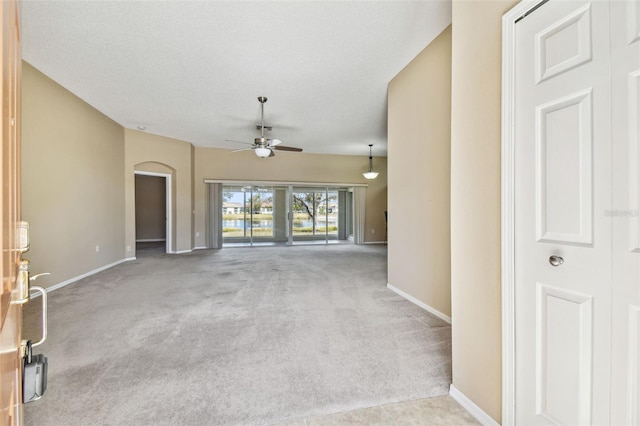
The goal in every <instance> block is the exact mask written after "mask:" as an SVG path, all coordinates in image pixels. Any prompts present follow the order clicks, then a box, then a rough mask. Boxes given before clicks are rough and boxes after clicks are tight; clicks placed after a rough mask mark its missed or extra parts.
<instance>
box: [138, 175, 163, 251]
mask: <svg viewBox="0 0 640 426" xmlns="http://www.w3.org/2000/svg"><path fill="white" fill-rule="evenodd" d="M165 181H166V179H165V178H163V177H159V176H146V175H138V174H137V175H136V176H135V185H136V188H135V191H136V193H135V198H136V241H144V240H164V239H165V236H166V231H167V224H166V220H165V219H166V207H167V203H166V198H167V191H166V182H165Z"/></svg>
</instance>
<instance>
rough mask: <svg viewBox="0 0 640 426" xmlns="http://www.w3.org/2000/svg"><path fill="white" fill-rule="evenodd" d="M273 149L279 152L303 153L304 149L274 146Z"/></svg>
mask: <svg viewBox="0 0 640 426" xmlns="http://www.w3.org/2000/svg"><path fill="white" fill-rule="evenodd" d="M273 149H277V150H278V151H291V152H302V148H296V147H293V146H284V145H278V146H274V147H273Z"/></svg>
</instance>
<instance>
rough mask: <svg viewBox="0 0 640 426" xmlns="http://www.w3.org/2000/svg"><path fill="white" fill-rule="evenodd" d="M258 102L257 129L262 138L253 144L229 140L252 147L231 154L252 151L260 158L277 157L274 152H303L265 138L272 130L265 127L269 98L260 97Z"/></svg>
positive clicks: (277, 140) (256, 139)
mask: <svg viewBox="0 0 640 426" xmlns="http://www.w3.org/2000/svg"><path fill="white" fill-rule="evenodd" d="M258 102H260V125H259V126H256V127H257V128H258V129H260V137H259V138H255V139H254V142H253V143H252V144H250V143H249V142H240V141H233V140H230V139H227V141H228V142H236V143H244V144H247V145H251V146H250V147H248V148H242V149H236V150H234V151H231V152H239V151H247V150H249V149H252V150H253V151H254V152H255V153H256V155H257V156H258V157H260V158H266V157H273V156H274V155H275V153H274V152H273V151H274V150H278V151H292V152H302V149H301V148H295V147H293V146H284V145H280V144H281V143H282V141H281V140H280V139H269V138H265V137H264V130H265V129H267V130H271V126H265V125H264V103H265V102H267V98H265V97H264V96H260V97H258Z"/></svg>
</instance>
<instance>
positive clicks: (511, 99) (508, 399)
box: [501, 0, 548, 425]
mask: <svg viewBox="0 0 640 426" xmlns="http://www.w3.org/2000/svg"><path fill="white" fill-rule="evenodd" d="M547 1H548V0H522V1H520V3H518V4H517V5H515V6H514V7H513V8H512V9H511V10H509V11H508V12H507V13H505V14H504V15H503V16H502V160H501V165H502V179H501V193H502V194H501V204H502V221H501V223H502V227H501V231H502V237H501V246H502V253H501V260H502V271H501V272H502V424H503V425H513V424H515V383H516V381H515V379H516V377H515V371H516V370H515V348H516V346H515V343H516V340H515V275H514V273H515V255H514V253H515V251H514V248H515V167H514V166H515V158H514V153H515V131H514V121H515V120H514V117H515V100H516V98H515V95H516V91H515V60H516V55H515V53H516V52H515V49H516V38H515V35H516V32H515V24H516V21H517V20H519V19H520V18H521V17H523V16H526V14H528V12H530V11H533V10H534V9H537V8H538V7H540V6H541V5H542V4H544V3H546V2H547Z"/></svg>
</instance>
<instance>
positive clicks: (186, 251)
mask: <svg viewBox="0 0 640 426" xmlns="http://www.w3.org/2000/svg"><path fill="white" fill-rule="evenodd" d="M192 251H193V250H180V251H173V252H171V254H184V253H191V252H192Z"/></svg>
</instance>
